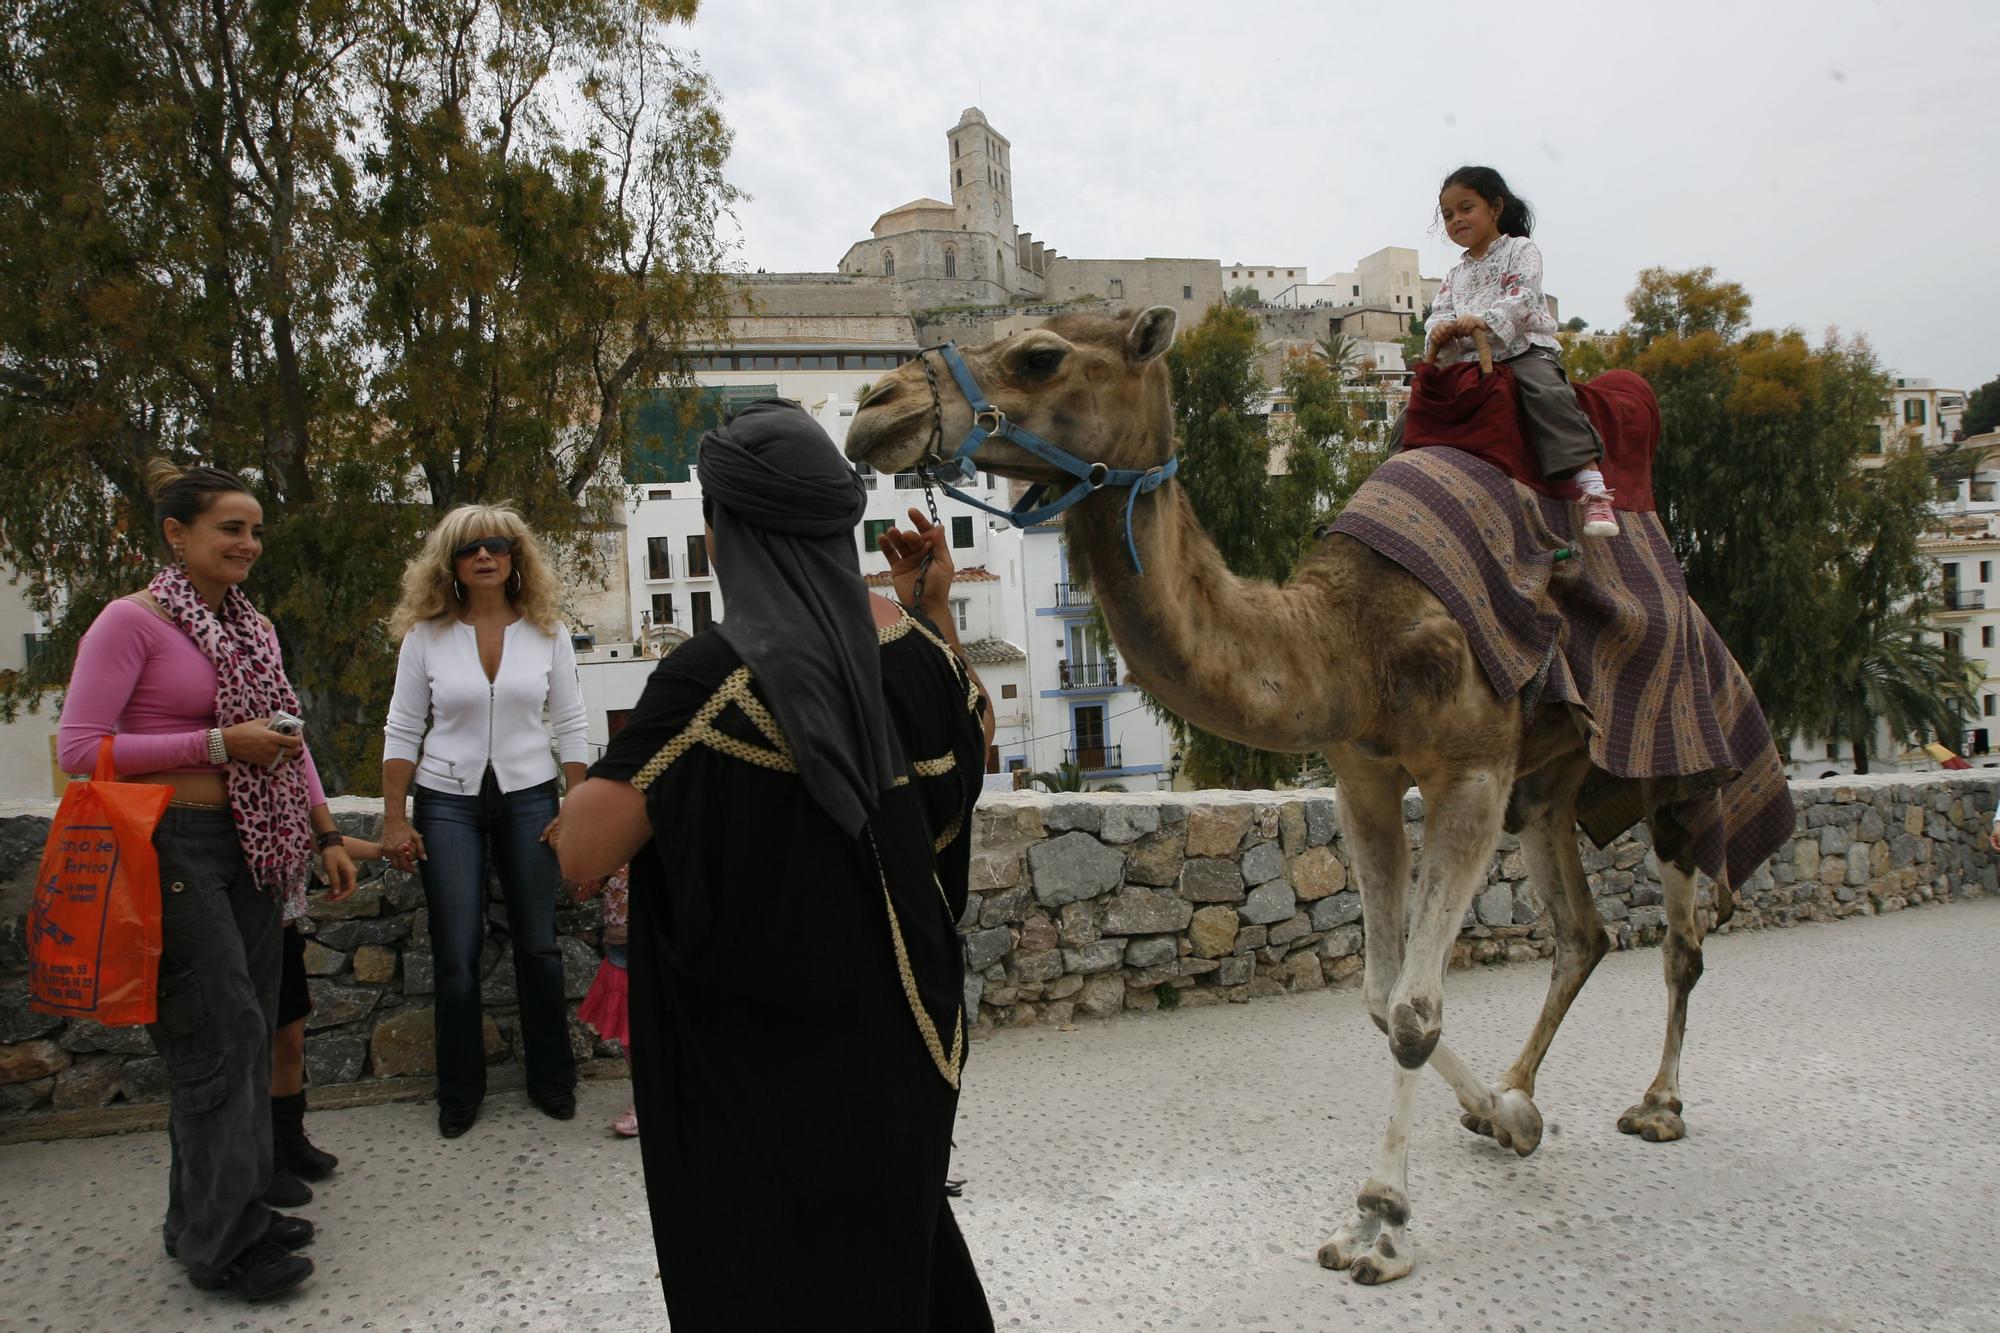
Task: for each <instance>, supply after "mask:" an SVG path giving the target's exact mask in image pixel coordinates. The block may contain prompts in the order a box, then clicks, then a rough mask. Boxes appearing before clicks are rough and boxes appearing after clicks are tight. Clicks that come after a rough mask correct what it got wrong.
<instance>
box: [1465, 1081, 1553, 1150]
mask: <svg viewBox="0 0 2000 1333" xmlns="http://www.w3.org/2000/svg"><path fill="white" fill-rule="evenodd" d="M1458 1123H1459V1124H1461V1125H1463V1126H1465V1127H1466V1128H1467V1129H1469V1130H1471V1131H1472V1132H1473V1133H1474V1134H1478V1135H1481V1136H1483V1137H1485V1138H1489V1139H1492V1140H1493V1141H1494V1142H1495V1143H1497V1144H1499V1145H1500V1146H1501V1147H1503V1148H1511V1149H1513V1150H1514V1151H1515V1152H1516V1153H1518V1154H1519V1155H1520V1156H1522V1157H1527V1156H1530V1155H1532V1154H1533V1153H1534V1151H1535V1149H1537V1148H1539V1147H1541V1146H1542V1113H1541V1112H1540V1111H1538V1110H1536V1109H1535V1103H1534V1101H1533V1100H1532V1099H1531V1098H1530V1097H1529V1096H1528V1094H1527V1093H1525V1092H1522V1091H1521V1090H1520V1089H1519V1088H1502V1089H1498V1090H1496V1091H1495V1092H1494V1094H1493V1115H1492V1116H1491V1117H1487V1116H1482V1115H1478V1114H1476V1113H1474V1112H1472V1111H1467V1112H1465V1114H1463V1115H1461V1116H1460V1117H1459V1118H1458Z"/></svg>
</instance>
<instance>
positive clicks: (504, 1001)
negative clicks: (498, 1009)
mask: <svg viewBox="0 0 2000 1333" xmlns="http://www.w3.org/2000/svg"><path fill="white" fill-rule="evenodd" d="M520 1000H521V992H520V988H519V987H518V986H517V985H516V984H515V980H514V968H513V966H512V965H511V964H509V963H505V962H502V963H497V964H495V965H494V966H492V967H489V968H488V969H486V975H485V976H484V977H483V978H481V980H480V982H479V1002H480V1003H481V1004H483V1005H486V1006H488V1007H489V1008H491V1007H494V1006H500V1005H510V1004H518V1003H520Z"/></svg>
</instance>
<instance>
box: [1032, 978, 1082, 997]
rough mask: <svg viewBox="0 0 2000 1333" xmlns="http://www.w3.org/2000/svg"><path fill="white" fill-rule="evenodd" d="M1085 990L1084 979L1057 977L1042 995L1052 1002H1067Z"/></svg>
mask: <svg viewBox="0 0 2000 1333" xmlns="http://www.w3.org/2000/svg"><path fill="white" fill-rule="evenodd" d="M1082 989H1083V978H1082V977H1069V976H1064V977H1057V978H1056V979H1055V980H1054V981H1051V982H1050V983H1049V985H1048V989H1047V990H1045V991H1043V992H1042V993H1043V994H1044V995H1045V996H1047V997H1048V998H1049V999H1051V1000H1067V999H1069V998H1070V997H1071V996H1072V995H1075V994H1076V993H1077V992H1078V991H1080V990H1082Z"/></svg>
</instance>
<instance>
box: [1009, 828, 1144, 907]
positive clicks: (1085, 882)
mask: <svg viewBox="0 0 2000 1333" xmlns="http://www.w3.org/2000/svg"><path fill="white" fill-rule="evenodd" d="M1028 870H1029V873H1030V874H1031V875H1032V876H1033V878H1034V883H1035V899H1036V901H1037V902H1039V903H1041V904H1042V906H1044V907H1060V906H1061V905H1062V904H1064V903H1073V902H1078V901H1081V900H1082V899H1085V898H1095V897H1096V896H1097V895H1099V894H1101V893H1109V892H1111V891H1112V890H1113V889H1116V888H1117V887H1118V885H1119V884H1120V883H1121V882H1122V881H1123V880H1124V878H1125V857H1124V854H1123V853H1121V852H1116V851H1113V850H1112V849H1111V848H1109V847H1106V846H1105V845H1104V844H1103V843H1101V842H1099V841H1098V840H1097V839H1095V838H1093V837H1091V836H1090V835H1089V834H1088V833H1065V834H1063V835H1062V836H1061V837H1059V838H1054V839H1051V840H1050V841H1048V842H1043V843H1037V844H1036V845H1035V846H1033V847H1030V848H1029V849H1028Z"/></svg>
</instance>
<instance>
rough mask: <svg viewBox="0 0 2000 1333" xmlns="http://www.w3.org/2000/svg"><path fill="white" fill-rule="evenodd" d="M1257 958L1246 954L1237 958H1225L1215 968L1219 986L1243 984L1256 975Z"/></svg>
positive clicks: (1216, 980)
mask: <svg viewBox="0 0 2000 1333" xmlns="http://www.w3.org/2000/svg"><path fill="white" fill-rule="evenodd" d="M1256 971H1257V960H1256V959H1254V958H1252V957H1250V956H1249V955H1248V954H1244V955H1242V956H1240V957H1236V958H1224V959H1221V960H1220V965H1219V966H1218V967H1217V968H1216V969H1215V984H1216V985H1218V986H1241V985H1243V984H1244V983H1245V982H1247V981H1249V980H1250V978H1251V977H1252V976H1254V975H1256Z"/></svg>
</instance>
